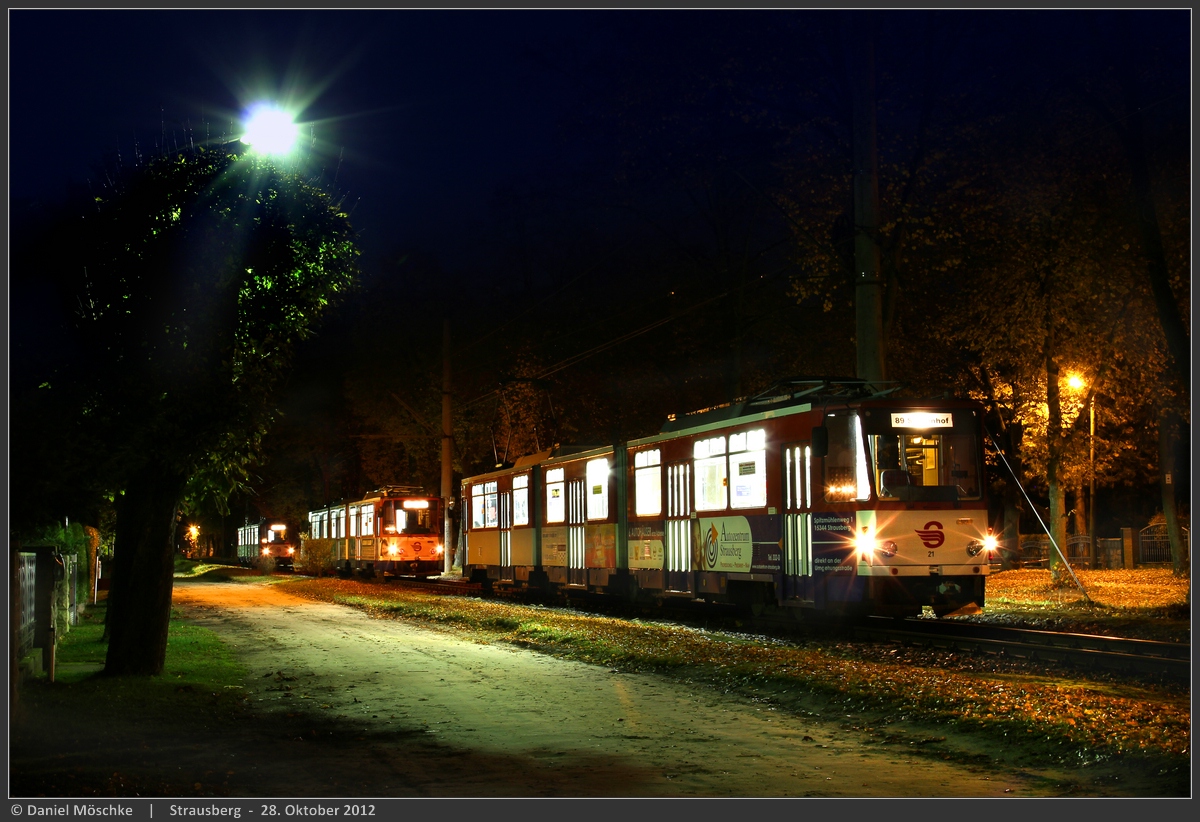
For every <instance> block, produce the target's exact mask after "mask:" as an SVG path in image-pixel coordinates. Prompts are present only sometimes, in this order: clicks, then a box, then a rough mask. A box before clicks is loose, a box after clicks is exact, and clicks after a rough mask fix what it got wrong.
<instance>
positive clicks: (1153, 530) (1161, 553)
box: [1137, 524, 1192, 565]
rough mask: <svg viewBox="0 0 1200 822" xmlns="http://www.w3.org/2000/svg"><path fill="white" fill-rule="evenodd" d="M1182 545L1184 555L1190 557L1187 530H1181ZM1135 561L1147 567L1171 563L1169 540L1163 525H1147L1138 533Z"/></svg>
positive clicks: (1190, 543) (1189, 540)
mask: <svg viewBox="0 0 1200 822" xmlns="http://www.w3.org/2000/svg"><path fill="white" fill-rule="evenodd" d="M1183 544H1184V546H1185V549H1184V551H1185V554H1186V555H1187V556H1190V555H1191V553H1192V550H1191V549H1192V537H1191V533H1190V532H1189V531H1188V529H1187V528H1184V529H1183ZM1137 561H1138V562H1139V563H1144V564H1147V565H1149V564H1159V563H1169V562H1171V538H1170V537H1169V536H1168V535H1167V526H1166V525H1165V524H1163V525H1147V526H1146V527H1145V528H1143V529H1142V530H1141V531H1140V532H1139V533H1138V540H1137Z"/></svg>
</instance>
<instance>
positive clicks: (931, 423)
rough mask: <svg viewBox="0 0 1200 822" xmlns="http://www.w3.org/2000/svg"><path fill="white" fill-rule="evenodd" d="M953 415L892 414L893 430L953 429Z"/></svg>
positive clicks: (912, 412)
mask: <svg viewBox="0 0 1200 822" xmlns="http://www.w3.org/2000/svg"><path fill="white" fill-rule="evenodd" d="M953 427H954V415H953V414H936V413H933V412H930V411H908V412H906V413H898V412H892V428H953Z"/></svg>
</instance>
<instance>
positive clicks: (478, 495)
mask: <svg viewBox="0 0 1200 822" xmlns="http://www.w3.org/2000/svg"><path fill="white" fill-rule="evenodd" d="M496 488H497V486H496V483H495V482H481V483H479V484H478V485H473V486H471V527H472V528H495V527H496V525H497V524H498V522H499V517H498V509H497V500H496Z"/></svg>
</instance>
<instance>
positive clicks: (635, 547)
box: [629, 522, 663, 571]
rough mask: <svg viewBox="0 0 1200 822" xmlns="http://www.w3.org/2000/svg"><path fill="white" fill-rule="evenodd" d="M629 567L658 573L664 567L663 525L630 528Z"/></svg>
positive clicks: (632, 526) (657, 523)
mask: <svg viewBox="0 0 1200 822" xmlns="http://www.w3.org/2000/svg"><path fill="white" fill-rule="evenodd" d="M629 567H630V568H642V569H650V570H655V571H657V570H658V569H660V568H662V567H663V524H662V522H654V523H651V524H649V525H631V526H629Z"/></svg>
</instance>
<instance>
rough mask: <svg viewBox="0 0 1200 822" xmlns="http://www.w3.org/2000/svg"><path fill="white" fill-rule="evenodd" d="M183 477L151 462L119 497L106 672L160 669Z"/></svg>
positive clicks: (169, 613) (155, 671) (155, 670)
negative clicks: (151, 464) (152, 464)
mask: <svg viewBox="0 0 1200 822" xmlns="http://www.w3.org/2000/svg"><path fill="white" fill-rule="evenodd" d="M184 483H185V480H184V477H183V476H182V475H181V474H180V473H179V472H178V471H174V470H171V469H168V468H164V467H161V466H150V467H148V468H146V469H145V470H143V471H142V472H141V473H140V474H138V475H137V476H136V477H135V478H134V479H133V480H132V481H131V482H130V483H129V484H128V486H127V487H126V488H125V494H124V495H123V496H122V497H120V498H119V499H118V502H117V534H116V545H115V551H114V554H115V555H114V557H113V560H114V562H113V581H112V588H111V589H110V590H109V593H108V634H109V639H108V656H107V658H106V659H105V663H104V673H106V674H110V675H120V674H159V673H162V669H163V662H164V661H165V660H166V655H167V625H168V623H169V621H170V617H171V588H172V582H173V575H174V568H175V557H174V555H175V545H174V542H175V521H176V518H177V515H178V511H179V500H180V497H181V496H182V493H183V487H184Z"/></svg>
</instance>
